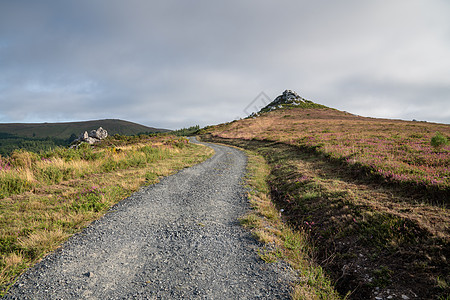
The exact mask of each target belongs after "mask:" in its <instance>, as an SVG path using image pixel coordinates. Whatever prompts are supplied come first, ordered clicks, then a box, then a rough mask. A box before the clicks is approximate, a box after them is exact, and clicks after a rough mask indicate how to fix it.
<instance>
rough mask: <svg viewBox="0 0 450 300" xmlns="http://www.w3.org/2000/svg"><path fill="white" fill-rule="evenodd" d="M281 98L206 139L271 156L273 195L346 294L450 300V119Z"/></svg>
mask: <svg viewBox="0 0 450 300" xmlns="http://www.w3.org/2000/svg"><path fill="white" fill-rule="evenodd" d="M285 98H286V99H288V100H289V101H291V102H292V97H285ZM278 100H280V99H278ZM274 102H275V101H274ZM278 102H279V101H278ZM278 102H277V103H275V104H276V106H275V105H273V106H271V105H269V106H268V107H266V108H265V109H263V111H261V112H260V113H258V114H255V115H253V116H251V117H249V118H247V119H244V120H239V121H234V122H231V123H227V124H222V125H218V126H213V127H209V128H206V129H204V130H203V131H202V133H203V134H204V135H203V139H205V140H209V141H216V142H221V143H227V144H232V145H236V146H239V147H242V148H245V149H248V150H251V151H255V152H256V153H258V154H260V155H262V156H263V157H264V158H265V160H266V161H267V163H268V165H269V166H270V169H271V171H270V175H269V178H268V182H267V183H268V186H269V188H270V197H271V198H272V200H273V201H274V202H275V204H276V206H277V207H278V208H279V209H280V211H282V214H283V217H284V219H285V221H286V222H287V223H288V224H291V226H292V227H293V228H296V229H297V230H298V231H299V232H304V233H305V234H306V235H307V236H308V238H309V240H310V243H311V245H313V247H314V248H315V249H316V251H315V252H316V254H315V261H316V262H317V263H318V264H319V265H321V266H322V267H323V268H324V270H326V272H327V273H328V275H329V276H330V278H331V279H332V280H333V281H334V283H335V286H336V289H337V290H338V291H339V292H340V293H341V294H342V295H343V296H344V295H347V294H348V293H350V295H349V296H348V297H349V298H350V299H414V298H415V299H446V297H448V296H449V293H450V289H449V283H450V275H449V274H450V269H449V267H448V263H447V260H448V258H449V257H450V244H449V241H450V228H449V224H450V214H449V213H448V204H449V202H448V201H449V185H450V184H449V178H450V174H449V169H448V166H449V165H450V148H449V146H448V145H445V144H442V145H438V146H433V145H432V143H431V139H432V138H433V137H434V136H436V135H437V133H436V132H439V134H440V135H441V136H444V137H445V138H448V136H450V125H446V124H434V123H426V122H407V121H400V120H387V119H373V118H363V117H359V116H355V115H352V114H349V113H346V112H342V111H338V110H335V109H330V108H325V107H321V108H320V107H316V108H311V105H312V104H311V103H307V102H301V101H297V102H295V103H285V104H284V105H283V103H281V104H280V103H278ZM305 104H306V105H307V106H305ZM271 107H275V108H274V109H273V108H271Z"/></svg>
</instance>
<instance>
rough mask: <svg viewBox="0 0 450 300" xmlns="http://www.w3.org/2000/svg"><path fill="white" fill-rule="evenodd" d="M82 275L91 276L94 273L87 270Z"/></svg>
mask: <svg viewBox="0 0 450 300" xmlns="http://www.w3.org/2000/svg"><path fill="white" fill-rule="evenodd" d="M83 275H84V276H86V277H93V276H94V273H92V272H87V273H84V274H83Z"/></svg>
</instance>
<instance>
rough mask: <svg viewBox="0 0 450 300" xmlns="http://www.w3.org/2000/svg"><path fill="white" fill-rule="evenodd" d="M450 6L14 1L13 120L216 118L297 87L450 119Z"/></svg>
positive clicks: (362, 108)
mask: <svg viewBox="0 0 450 300" xmlns="http://www.w3.org/2000/svg"><path fill="white" fill-rule="evenodd" d="M449 10H450V5H449V4H448V2H446V1H434V2H432V3H430V2H427V3H426V4H424V3H423V2H422V1H418V0H417V1H416V0H413V1H406V0H405V1H398V2H395V3H394V2H392V1H377V2H370V3H368V2H363V1H339V2H338V1H336V2H330V1H314V2H310V1H296V2H293V1H284V0H283V1H277V2H274V1H258V2H254V1H234V0H233V1H226V2H217V3H216V2H213V1H206V0H202V1H195V2H192V1H190V2H186V1H175V0H168V1H138V0H130V1H118V0H117V1H116V0H113V1H86V0H80V1H64V2H61V1H14V2H11V3H7V4H5V3H4V2H3V3H2V4H0V67H1V69H2V72H1V73H0V121H1V122H10V121H11V122H12V121H14V122H26V121H49V122H51V121H64V120H76V119H93V118H104V117H110V118H124V119H128V120H131V121H136V122H141V123H144V124H146V125H151V126H160V127H169V128H176V127H181V126H189V125H192V124H200V125H206V124H214V123H219V122H226V121H229V120H231V119H234V118H235V117H242V116H243V115H244V113H243V110H244V108H245V107H246V106H247V104H248V103H249V102H250V101H252V100H253V99H254V97H256V96H257V95H258V94H259V93H260V92H261V91H265V92H266V93H267V94H268V95H269V96H271V97H273V98H274V97H276V96H277V95H278V94H280V93H281V92H282V91H283V90H284V89H287V88H289V89H294V90H297V91H298V92H299V93H300V94H301V95H302V96H304V97H305V98H308V99H311V100H314V101H317V102H319V103H323V104H326V105H329V106H332V107H336V108H338V109H343V110H348V111H350V112H355V113H359V114H362V115H367V116H377V117H383V116H385V117H395V118H405V119H410V118H411V116H412V115H417V116H416V118H418V119H428V120H435V121H440V122H446V123H450V116H449V115H448V114H446V113H444V112H446V111H450V104H449V103H450V101H448V97H449V90H448V89H446V86H450V82H449V79H448V78H450V71H449V70H450V60H449V59H448V53H449V50H450V43H449V42H450V35H449V32H450V21H448V18H447V16H448V15H449ZM427 95H428V96H429V97H427ZM424 97H426V98H427V99H429V100H428V101H429V102H428V105H423V102H421V99H423V98H424ZM373 99H376V100H373ZM383 99H385V100H383ZM375 101H378V103H383V106H382V107H383V109H382V110H380V109H379V107H380V105H376V104H374V103H375ZM380 101H381V102H380ZM383 101H385V102H383ZM36 103H37V104H36ZM92 106H93V107H101V108H102V109H99V110H95V111H92V110H88V109H86V108H87V107H92ZM399 107H400V108H405V107H409V108H408V109H407V110H402V109H399ZM377 108H378V110H377Z"/></svg>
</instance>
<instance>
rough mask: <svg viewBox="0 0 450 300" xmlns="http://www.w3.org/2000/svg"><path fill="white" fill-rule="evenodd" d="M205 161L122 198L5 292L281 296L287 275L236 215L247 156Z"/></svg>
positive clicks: (222, 150)
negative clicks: (267, 258) (266, 256)
mask: <svg viewBox="0 0 450 300" xmlns="http://www.w3.org/2000/svg"><path fill="white" fill-rule="evenodd" d="M210 147H212V148H213V149H214V150H215V151H216V154H215V155H214V156H213V157H212V158H210V159H208V160H207V161H206V162H204V163H202V164H199V165H197V166H194V167H191V168H188V169H184V170H182V171H180V172H179V173H177V174H176V175H173V176H170V177H166V178H164V179H163V180H161V182H160V183H158V184H155V185H152V186H148V187H146V188H143V189H141V190H140V191H139V192H137V193H135V194H133V195H132V196H131V197H129V198H127V199H125V200H123V201H121V202H120V203H119V204H117V205H116V206H114V207H113V208H112V209H111V211H110V212H109V213H108V214H106V215H105V216H104V217H103V218H102V219H100V220H98V221H96V222H94V223H92V224H91V225H90V226H89V227H88V228H86V229H85V230H84V231H83V232H82V233H80V234H77V235H75V236H73V237H72V238H71V239H69V241H67V242H66V243H65V244H64V245H63V246H62V247H61V248H60V249H59V250H57V251H56V252H54V253H52V254H50V255H49V256H47V257H46V258H45V259H43V260H42V261H41V262H40V263H39V264H37V265H36V266H35V267H34V268H32V269H30V270H29V271H28V272H26V273H25V274H24V275H23V276H21V277H20V279H19V280H18V281H17V282H16V283H15V284H14V286H13V287H12V288H11V289H10V292H9V293H8V294H7V295H6V296H5V298H6V299H287V298H289V292H290V287H291V284H290V282H291V281H292V280H293V278H294V276H293V274H292V271H289V268H287V267H286V266H285V265H284V264H282V263H275V264H273V263H272V264H268V263H265V262H263V261H262V260H261V259H260V258H259V257H258V255H257V253H256V250H255V249H256V248H257V247H258V246H260V245H258V243H257V242H256V241H255V240H254V239H253V238H252V237H251V235H250V234H249V233H248V232H247V231H246V230H245V229H243V228H242V227H241V226H240V225H239V223H238V217H239V216H242V215H243V214H244V213H245V211H246V210H247V209H248V204H247V199H246V196H245V190H244V188H243V187H242V176H243V174H244V172H245V165H246V158H245V155H244V154H243V153H242V152H240V151H238V150H236V149H233V148H228V147H225V146H220V145H210Z"/></svg>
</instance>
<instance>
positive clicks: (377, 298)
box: [375, 297, 383, 300]
mask: <svg viewBox="0 0 450 300" xmlns="http://www.w3.org/2000/svg"><path fill="white" fill-rule="evenodd" d="M375 300H383V298H382V297H375Z"/></svg>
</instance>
